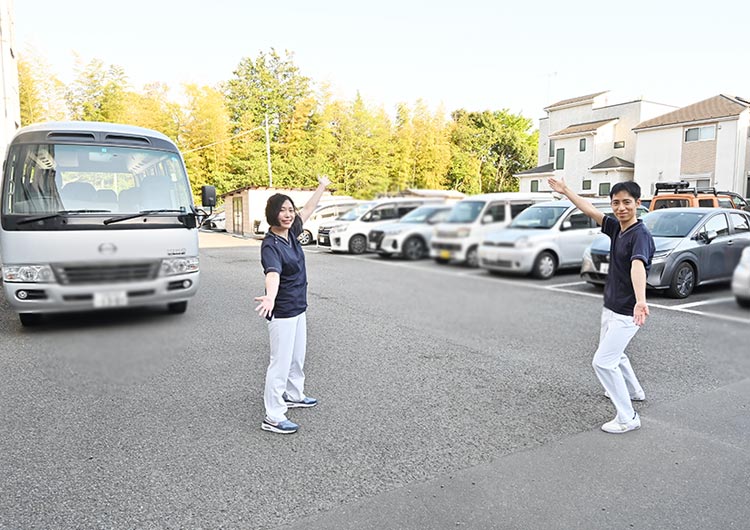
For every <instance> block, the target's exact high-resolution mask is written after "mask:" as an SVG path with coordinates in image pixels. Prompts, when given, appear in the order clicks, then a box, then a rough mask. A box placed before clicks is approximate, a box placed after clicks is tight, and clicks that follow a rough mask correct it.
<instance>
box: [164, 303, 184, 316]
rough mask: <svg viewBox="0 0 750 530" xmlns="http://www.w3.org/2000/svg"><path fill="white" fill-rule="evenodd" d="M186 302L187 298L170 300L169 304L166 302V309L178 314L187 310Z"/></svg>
mask: <svg viewBox="0 0 750 530" xmlns="http://www.w3.org/2000/svg"><path fill="white" fill-rule="evenodd" d="M187 304H188V303H187V300H184V301H182V302H172V303H171V304H167V311H169V312H170V313H172V314H174V315H179V314H181V313H184V312H185V311H187Z"/></svg>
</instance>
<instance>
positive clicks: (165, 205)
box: [2, 144, 192, 216]
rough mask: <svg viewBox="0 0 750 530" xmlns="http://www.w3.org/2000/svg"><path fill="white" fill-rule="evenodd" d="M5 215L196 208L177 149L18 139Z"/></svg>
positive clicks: (7, 186) (11, 162)
mask: <svg viewBox="0 0 750 530" xmlns="http://www.w3.org/2000/svg"><path fill="white" fill-rule="evenodd" d="M6 159H7V166H6V168H5V179H4V183H3V201H2V213H3V215H8V214H16V215H34V216H37V215H45V214H56V213H63V214H65V215H71V214H73V215H74V214H81V215H84V214H86V215H90V214H98V215H109V214H112V213H115V214H132V213H138V212H141V211H144V210H165V211H170V212H184V213H188V212H191V211H192V209H191V204H192V200H191V191H190V189H189V184H188V179H187V176H186V175H185V171H184V169H183V165H182V160H181V159H180V156H179V154H178V153H176V152H170V151H162V150H157V149H144V148H130V147H112V146H96V145H69V144H17V145H12V146H11V147H10V150H9V152H8V155H7V158H6Z"/></svg>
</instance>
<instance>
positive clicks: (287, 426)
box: [260, 418, 299, 434]
mask: <svg viewBox="0 0 750 530" xmlns="http://www.w3.org/2000/svg"><path fill="white" fill-rule="evenodd" d="M260 428H261V429H263V430H264V431H268V432H275V433H276V434H294V433H295V432H297V429H299V425H297V424H296V423H294V422H293V421H289V420H284V421H280V422H278V423H274V422H272V421H271V420H269V419H268V418H263V423H261V424H260Z"/></svg>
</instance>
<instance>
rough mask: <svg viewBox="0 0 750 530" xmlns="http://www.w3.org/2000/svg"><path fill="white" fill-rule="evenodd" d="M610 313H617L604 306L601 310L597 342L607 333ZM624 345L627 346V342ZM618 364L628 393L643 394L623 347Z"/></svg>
mask: <svg viewBox="0 0 750 530" xmlns="http://www.w3.org/2000/svg"><path fill="white" fill-rule="evenodd" d="M610 314H611V315H617V313H614V312H613V311H610V310H609V309H606V308H605V309H604V310H603V311H602V319H601V329H600V330H599V343H601V342H602V340H604V336H605V334H606V333H607V329H608V328H609V324H610V321H611V319H610V318H609V316H610ZM621 316H622V315H621ZM637 331H638V330H637V329H636V332H637ZM633 335H635V333H633ZM631 339H632V337H631ZM628 342H630V339H629V340H628ZM625 346H627V344H626V345H625ZM619 366H620V371H621V372H622V375H623V377H624V378H625V385H626V386H627V387H628V393H629V394H630V395H631V396H632V395H635V394H643V387H642V386H641V383H640V382H639V381H638V378H637V377H636V376H635V372H634V371H633V367H632V366H631V364H630V359H629V358H628V356H627V355H625V352H624V348H623V353H622V355H621V356H620V364H619Z"/></svg>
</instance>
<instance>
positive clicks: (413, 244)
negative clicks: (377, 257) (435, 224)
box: [402, 237, 427, 260]
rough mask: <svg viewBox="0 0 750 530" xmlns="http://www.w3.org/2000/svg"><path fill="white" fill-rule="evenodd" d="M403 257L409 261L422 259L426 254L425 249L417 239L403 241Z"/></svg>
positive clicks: (422, 242)
mask: <svg viewBox="0 0 750 530" xmlns="http://www.w3.org/2000/svg"><path fill="white" fill-rule="evenodd" d="M402 252H403V253H404V257H405V258H406V259H409V260H416V259H422V258H424V257H425V254H426V253H427V247H426V246H425V244H424V241H422V239H421V238H419V237H410V238H409V239H407V240H406V241H404V248H403V249H402Z"/></svg>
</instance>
